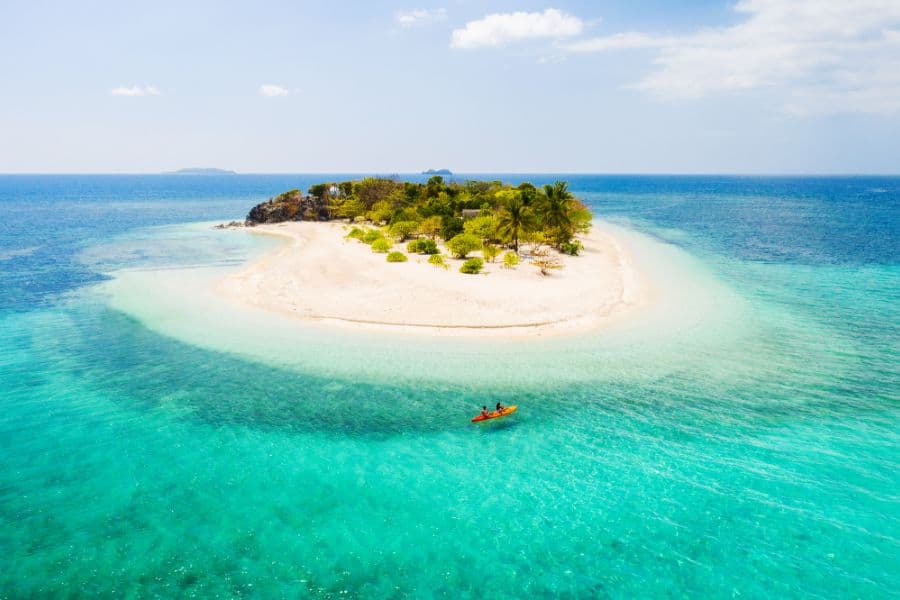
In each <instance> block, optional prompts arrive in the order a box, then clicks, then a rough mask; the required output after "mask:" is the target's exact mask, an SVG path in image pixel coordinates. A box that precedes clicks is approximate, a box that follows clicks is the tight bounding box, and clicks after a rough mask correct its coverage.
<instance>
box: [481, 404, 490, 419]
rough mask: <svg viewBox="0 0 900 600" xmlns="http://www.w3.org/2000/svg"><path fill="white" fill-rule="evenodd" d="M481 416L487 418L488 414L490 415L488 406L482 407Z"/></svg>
mask: <svg viewBox="0 0 900 600" xmlns="http://www.w3.org/2000/svg"><path fill="white" fill-rule="evenodd" d="M481 416H482V417H484V418H487V416H488V411H487V406H482V407H481Z"/></svg>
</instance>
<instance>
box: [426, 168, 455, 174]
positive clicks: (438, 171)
mask: <svg viewBox="0 0 900 600" xmlns="http://www.w3.org/2000/svg"><path fill="white" fill-rule="evenodd" d="M422 175H453V173H452V172H451V171H450V169H428V170H427V171H422Z"/></svg>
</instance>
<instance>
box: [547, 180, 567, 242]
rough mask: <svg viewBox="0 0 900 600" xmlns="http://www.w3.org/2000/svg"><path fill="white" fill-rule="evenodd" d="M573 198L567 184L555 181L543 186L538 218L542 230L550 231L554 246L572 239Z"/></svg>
mask: <svg viewBox="0 0 900 600" xmlns="http://www.w3.org/2000/svg"><path fill="white" fill-rule="evenodd" d="M573 208H574V196H572V192H570V191H569V184H567V183H566V182H565V181H557V182H555V183H554V184H553V185H549V184H548V185H545V186H544V194H543V197H542V198H541V203H540V216H541V221H542V224H543V226H544V229H548V230H552V231H553V237H554V238H555V241H556V245H557V246H559V245H560V244H562V243H564V242H568V241H569V240H571V239H572V235H573V224H572V210H573Z"/></svg>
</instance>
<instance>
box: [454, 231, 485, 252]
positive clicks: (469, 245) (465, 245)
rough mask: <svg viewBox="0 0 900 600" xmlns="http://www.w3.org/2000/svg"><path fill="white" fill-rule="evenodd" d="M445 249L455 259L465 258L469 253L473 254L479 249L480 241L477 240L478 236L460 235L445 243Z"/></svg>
mask: <svg viewBox="0 0 900 600" xmlns="http://www.w3.org/2000/svg"><path fill="white" fill-rule="evenodd" d="M447 247H448V248H449V249H450V251H451V252H453V255H454V256H456V257H457V258H465V257H466V256H468V254H469V252H474V251H475V250H479V249H480V248H481V240H480V239H478V236H476V235H472V234H471V233H460V234H459V235H456V236H454V237H453V238H451V239H450V241H449V242H447Z"/></svg>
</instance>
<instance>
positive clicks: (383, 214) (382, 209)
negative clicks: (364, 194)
mask: <svg viewBox="0 0 900 600" xmlns="http://www.w3.org/2000/svg"><path fill="white" fill-rule="evenodd" d="M391 212H392V211H391V205H390V204H389V203H388V202H385V201H383V200H382V201H380V202H376V203H375V204H374V205H373V206H372V209H371V210H370V211H369V212H367V213H366V217H368V219H369V220H370V221H372V222H373V223H384V222H386V221H387V220H388V219H390V218H391Z"/></svg>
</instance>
